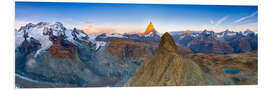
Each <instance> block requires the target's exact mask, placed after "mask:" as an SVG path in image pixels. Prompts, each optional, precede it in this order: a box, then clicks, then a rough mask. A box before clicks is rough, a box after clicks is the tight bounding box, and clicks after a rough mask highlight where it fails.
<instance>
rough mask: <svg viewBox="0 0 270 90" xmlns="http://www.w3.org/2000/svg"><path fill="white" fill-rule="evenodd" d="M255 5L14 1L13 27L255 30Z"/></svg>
mask: <svg viewBox="0 0 270 90" xmlns="http://www.w3.org/2000/svg"><path fill="white" fill-rule="evenodd" d="M257 17H258V14H257V6H222V5H174V4H109V3H48V2H16V4H15V20H16V21H15V23H16V28H18V27H20V26H21V25H25V24H26V23H29V22H32V23H37V22H40V21H44V22H57V21H59V22H62V23H63V24H64V25H65V26H66V27H68V28H73V27H76V28H80V29H83V30H84V31H86V32H87V33H103V32H107V33H114V32H119V33H125V32H127V33H128V32H143V31H144V29H145V28H146V26H147V24H148V23H149V21H150V20H151V21H152V22H153V24H154V26H155V28H156V29H157V31H159V32H161V33H163V32H167V31H183V30H187V29H189V30H203V29H209V30H214V31H217V32H218V31H224V30H225V29H230V30H233V31H242V30H246V29H250V30H253V31H257Z"/></svg>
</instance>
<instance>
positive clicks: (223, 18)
mask: <svg viewBox="0 0 270 90" xmlns="http://www.w3.org/2000/svg"><path fill="white" fill-rule="evenodd" d="M227 18H228V16H224V17H222V18H221V19H219V20H218V21H217V23H216V24H215V26H218V25H220V24H221V23H223V22H224V21H225V20H226V19H227Z"/></svg>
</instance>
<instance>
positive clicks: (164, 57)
mask: <svg viewBox="0 0 270 90" xmlns="http://www.w3.org/2000/svg"><path fill="white" fill-rule="evenodd" d="M177 52H178V47H177V45H176V44H175V43H174V41H173V38H172V36H171V35H170V34H169V33H165V34H164V35H163V36H162V38H161V42H160V44H159V48H158V51H157V53H156V54H155V55H154V56H153V57H152V58H150V59H149V60H146V61H145V62H143V64H142V66H141V67H140V68H139V69H138V70H137V72H136V73H135V74H134V76H133V77H132V78H130V79H129V80H128V82H127V83H126V84H125V86H179V85H207V81H206V80H205V78H204V76H203V74H202V72H201V70H200V68H199V67H198V66H197V65H196V64H195V63H193V62H191V61H188V60H184V59H182V58H181V57H180V56H179V55H178V54H177Z"/></svg>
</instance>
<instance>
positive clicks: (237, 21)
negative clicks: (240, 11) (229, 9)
mask: <svg viewBox="0 0 270 90" xmlns="http://www.w3.org/2000/svg"><path fill="white" fill-rule="evenodd" d="M257 13H258V12H257V11H256V12H253V13H252V14H250V15H248V16H244V17H241V18H239V19H237V20H235V21H234V22H233V24H236V23H239V22H242V21H244V20H247V19H249V18H251V17H253V16H255V15H256V14H257Z"/></svg>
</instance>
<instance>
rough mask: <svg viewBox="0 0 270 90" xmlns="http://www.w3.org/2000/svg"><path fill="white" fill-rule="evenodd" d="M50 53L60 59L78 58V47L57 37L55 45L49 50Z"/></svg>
mask: <svg viewBox="0 0 270 90" xmlns="http://www.w3.org/2000/svg"><path fill="white" fill-rule="evenodd" d="M49 52H50V53H51V54H52V55H55V56H57V57H60V58H72V59H75V58H76V57H77V58H78V56H77V46H76V45H74V44H73V43H71V42H69V41H66V40H63V39H62V38H61V37H56V40H55V41H54V43H53V45H52V46H51V47H50V48H49Z"/></svg>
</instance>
